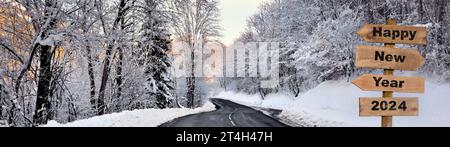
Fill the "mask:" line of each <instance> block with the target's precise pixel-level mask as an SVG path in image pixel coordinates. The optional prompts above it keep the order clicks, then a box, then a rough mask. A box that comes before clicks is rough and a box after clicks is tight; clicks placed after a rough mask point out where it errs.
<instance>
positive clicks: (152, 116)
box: [42, 102, 215, 127]
mask: <svg viewBox="0 0 450 147" xmlns="http://www.w3.org/2000/svg"><path fill="white" fill-rule="evenodd" d="M213 110H215V106H214V105H213V104H212V103H210V102H208V103H206V104H205V105H204V106H203V107H200V108H197V109H187V108H177V109H146V110H135V111H125V112H121V113H115V114H108V115H103V116H97V117H93V118H89V119H85V120H79V121H75V122H72V123H68V124H60V123H58V122H56V121H50V122H48V124H47V125H44V126H42V127H157V126H158V125H160V124H163V123H165V122H168V121H171V120H173V119H175V118H179V117H182V116H186V115H190V114H195V113H201V112H209V111H213Z"/></svg>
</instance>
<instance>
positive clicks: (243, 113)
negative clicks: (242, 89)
mask: <svg viewBox="0 0 450 147" xmlns="http://www.w3.org/2000/svg"><path fill="white" fill-rule="evenodd" d="M211 102H212V103H213V104H214V105H216V107H217V110H216V111H212V112H205V113H199V114H193V115H188V116H185V117H181V118H177V119H175V120H173V121H170V122H167V123H164V124H162V125H160V127H289V126H288V125H285V124H283V123H281V122H279V121H278V120H276V119H274V118H272V117H269V116H267V115H265V114H263V113H262V112H260V111H257V110H255V109H252V108H250V107H247V106H244V105H240V104H236V103H234V102H231V101H228V100H223V99H211Z"/></svg>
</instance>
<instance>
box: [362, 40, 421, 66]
mask: <svg viewBox="0 0 450 147" xmlns="http://www.w3.org/2000/svg"><path fill="white" fill-rule="evenodd" d="M424 63H425V58H423V57H422V55H421V54H420V53H419V51H418V50H416V49H397V48H386V47H374V46H357V47H356V67H364V68H377V69H380V68H385V69H395V70H409V71H415V70H418V69H419V68H420V67H421V66H422V65H423V64H424Z"/></svg>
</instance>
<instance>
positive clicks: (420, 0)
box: [417, 0, 425, 23]
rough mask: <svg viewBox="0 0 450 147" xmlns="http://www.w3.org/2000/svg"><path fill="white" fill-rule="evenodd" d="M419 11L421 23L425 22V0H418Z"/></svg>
mask: <svg viewBox="0 0 450 147" xmlns="http://www.w3.org/2000/svg"><path fill="white" fill-rule="evenodd" d="M417 13H418V15H419V23H423V22H424V21H425V20H424V16H425V11H424V9H423V0H417Z"/></svg>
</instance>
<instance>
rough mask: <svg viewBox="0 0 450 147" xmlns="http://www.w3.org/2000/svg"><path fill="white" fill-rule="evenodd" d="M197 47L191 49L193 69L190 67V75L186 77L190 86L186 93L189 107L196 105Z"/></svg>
mask: <svg viewBox="0 0 450 147" xmlns="http://www.w3.org/2000/svg"><path fill="white" fill-rule="evenodd" d="M194 50H195V48H194V47H192V51H191V57H190V62H191V65H190V66H191V67H190V68H191V69H190V71H189V72H190V73H189V77H187V78H186V84H187V87H188V91H187V94H186V97H187V99H188V107H189V108H194V107H195V102H194V100H195V51H194Z"/></svg>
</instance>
